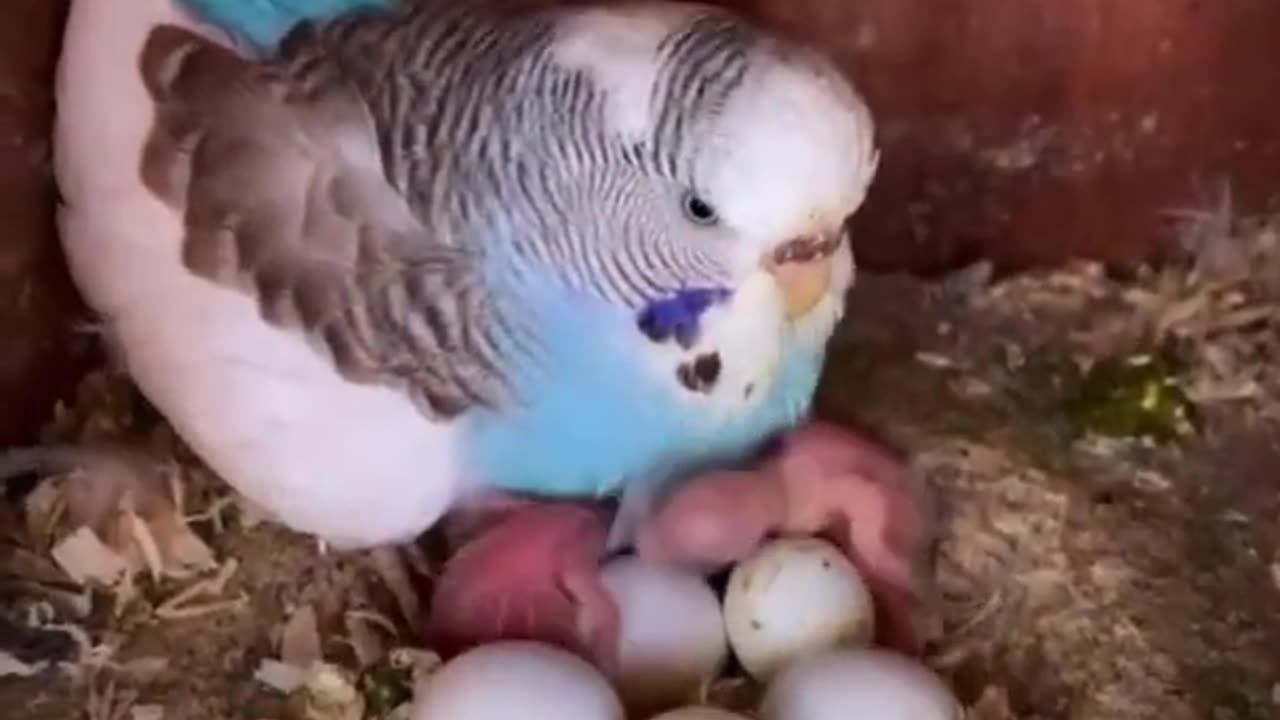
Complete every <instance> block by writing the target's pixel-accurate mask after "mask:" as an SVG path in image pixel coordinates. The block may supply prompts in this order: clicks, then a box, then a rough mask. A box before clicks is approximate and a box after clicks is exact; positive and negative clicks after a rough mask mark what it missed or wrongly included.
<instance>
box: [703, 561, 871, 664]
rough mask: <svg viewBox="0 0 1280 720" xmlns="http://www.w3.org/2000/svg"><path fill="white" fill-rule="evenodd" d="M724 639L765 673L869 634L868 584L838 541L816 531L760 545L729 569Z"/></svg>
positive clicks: (741, 657) (860, 641)
mask: <svg viewBox="0 0 1280 720" xmlns="http://www.w3.org/2000/svg"><path fill="white" fill-rule="evenodd" d="M724 617H725V628H726V630H727V631H728V635H729V644H730V646H732V647H733V652H734V654H735V655H737V657H738V660H739V661H740V662H741V663H742V666H743V667H744V668H745V669H746V670H747V672H749V673H751V675H753V676H754V677H755V678H756V679H757V680H760V681H767V680H768V679H769V678H770V677H771V676H772V675H773V673H775V672H777V670H778V669H779V668H780V667H781V666H783V665H784V664H786V663H787V662H789V661H791V660H793V659H795V658H798V657H802V656H804V655H808V654H811V653H814V652H817V651H820V650H824V649H827V648H831V647H835V646H837V645H854V646H858V645H868V644H870V642H871V640H872V638H873V637H874V635H875V606H874V604H873V602H872V598H871V592H870V591H869V590H868V589H867V586H866V584H865V583H863V581H862V578H861V576H860V575H859V574H858V571H857V569H855V568H854V567H853V564H852V563H850V562H849V560H848V559H846V558H845V556H844V553H842V552H841V551H840V550H839V549H838V548H837V547H835V546H834V545H832V544H831V543H828V542H826V541H825V540H821V539H819V538H785V539H779V540H774V541H771V542H768V543H766V544H765V545H764V546H762V547H761V548H760V549H759V550H758V551H757V552H756V553H755V554H754V555H753V556H751V557H750V558H748V559H746V560H744V561H743V562H741V563H739V564H738V566H737V567H735V568H734V569H733V572H732V574H731V575H730V577H729V588H728V591H727V593H726V595H725V600H724Z"/></svg>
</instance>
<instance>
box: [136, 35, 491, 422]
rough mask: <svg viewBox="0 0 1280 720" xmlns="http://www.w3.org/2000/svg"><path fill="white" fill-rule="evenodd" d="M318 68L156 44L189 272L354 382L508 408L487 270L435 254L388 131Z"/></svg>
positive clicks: (443, 403) (154, 87)
mask: <svg viewBox="0 0 1280 720" xmlns="http://www.w3.org/2000/svg"><path fill="white" fill-rule="evenodd" d="M293 67H297V66H290V68H293ZM307 67H308V69H312V68H314V72H310V73H306V72H298V73H293V74H290V72H289V69H290V68H286V69H284V70H279V71H277V68H275V67H274V66H269V65H268V66H257V65H254V64H252V63H249V62H247V61H245V60H244V59H242V58H241V57H240V56H238V55H236V54H235V53H233V52H231V51H229V50H226V49H224V48H221V47H219V46H217V45H215V44H213V43H211V42H209V41H207V40H205V39H203V38H201V37H199V36H197V35H195V34H193V33H191V32H189V31H187V30H184V29H182V28H179V27H176V26H172V25H165V26H160V27H158V28H156V29H155V30H154V31H152V33H151V35H150V37H149V39H148V41H147V43H146V45H145V46H144V48H143V52H142V55H141V59H140V68H141V74H142V77H143V81H144V83H145V84H146V86H147V88H148V90H149V91H150V93H151V96H152V99H153V101H154V102H155V105H156V114H155V118H156V121H155V125H154V126H153V128H152V132H151V135H150V137H149V139H148V142H147V145H146V147H145V149H144V151H143V157H142V169H141V173H142V177H143V181H144V183H145V184H146V185H147V186H148V187H149V188H150V189H151V190H152V191H153V192H154V193H155V194H156V195H157V196H158V197H161V198H163V199H165V200H166V201H167V202H168V203H169V204H170V205H172V206H173V207H174V208H175V209H176V210H180V211H182V212H184V214H185V217H186V238H185V241H184V246H183V259H184V261H185V264H186V266H187V267H188V268H189V269H190V270H191V271H192V272H193V273H195V274H196V275H199V276H201V277H204V278H206V279H208V280H210V281H213V282H217V283H221V284H224V285H227V286H230V287H236V288H238V289H240V290H242V291H244V292H246V293H249V294H250V295H252V296H253V297H254V299H255V300H256V301H257V303H258V306H259V308H260V311H261V312H262V315H263V317H264V318H265V319H266V320H267V321H268V322H270V323H272V324H274V325H276V326H279V327H284V328H296V329H300V330H302V331H304V332H305V333H306V334H307V335H308V336H309V337H310V338H311V339H312V340H313V341H314V342H315V343H316V344H317V345H319V346H321V347H322V348H323V349H324V350H325V351H326V352H327V353H328V354H329V356H330V357H331V358H332V360H333V362H334V364H335V365H336V367H337V368H338V370H339V371H340V372H341V373H342V375H343V377H345V378H347V379H348V380H350V381H352V382H359V383H373V382H380V383H386V384H388V385H391V386H394V387H398V388H404V389H406V390H407V391H408V392H410V393H411V395H412V396H413V397H414V398H415V399H417V400H418V401H419V402H420V404H421V405H422V407H423V408H424V409H425V410H426V411H427V412H429V413H430V414H431V415H432V416H433V417H452V416H456V415H458V414H459V413H461V412H463V411H464V410H466V409H467V408H468V407H470V406H471V405H474V404H491V405H496V404H498V403H499V402H500V401H501V399H502V395H503V393H504V392H505V388H504V385H503V381H502V378H501V377H499V376H497V375H496V374H495V373H493V372H490V371H488V370H487V369H486V368H488V367H490V366H491V365H492V362H491V360H490V359H488V358H485V357H484V356H483V353H484V350H483V349H482V347H480V346H479V345H478V344H477V342H476V340H475V333H474V331H473V330H472V328H474V327H476V326H477V325H483V324H484V323H485V322H486V321H487V320H488V318H487V317H486V313H487V311H488V301H487V298H486V297H485V294H484V291H483V289H482V288H481V287H480V286H479V275H478V268H477V266H476V258H475V257H474V256H473V253H472V252H469V251H468V249H466V248H458V247H452V246H449V245H446V244H443V243H440V242H437V241H435V240H434V239H433V234H432V232H431V231H429V230H427V229H426V228H423V227H422V225H421V224H420V223H419V222H418V220H417V218H416V217H414V215H413V213H412V212H411V211H410V210H409V208H408V206H407V205H406V204H405V201H404V199H403V197H401V195H400V194H399V192H397V191H396V190H395V189H394V188H392V187H391V186H390V185H389V184H388V183H387V181H386V179H385V178H384V176H383V175H382V163H381V159H380V157H379V151H378V144H377V138H376V134H375V132H376V131H375V127H374V124H373V120H372V118H371V117H370V115H369V113H368V111H367V109H366V107H365V105H364V104H363V102H362V101H361V99H360V98H359V96H358V95H356V94H355V92H354V91H353V90H352V89H351V88H350V86H349V85H348V83H347V82H346V80H345V78H344V77H343V76H342V75H341V74H340V73H339V71H338V70H337V69H336V68H335V67H333V66H328V65H323V64H316V65H309V66H307ZM441 318H452V319H453V321H452V322H444V321H442V320H441Z"/></svg>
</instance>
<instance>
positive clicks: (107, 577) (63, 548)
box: [50, 526, 129, 586]
mask: <svg viewBox="0 0 1280 720" xmlns="http://www.w3.org/2000/svg"><path fill="white" fill-rule="evenodd" d="M50 554H51V555H52V556H53V559H54V561H55V562H57V563H58V566H59V567H61V568H62V570H63V571H64V572H66V573H67V576H68V577H70V578H71V579H72V580H74V581H75V582H77V583H79V584H81V585H88V584H90V583H97V584H100V585H105V586H111V585H114V584H115V583H116V582H117V581H118V580H119V579H120V578H121V577H123V576H124V574H125V573H126V572H127V571H128V569H129V563H128V561H127V560H126V559H125V558H124V557H122V556H121V555H120V554H119V553H117V552H116V551H115V550H112V549H111V548H110V547H107V545H106V544H105V543H103V542H102V540H101V539H100V538H99V537H98V534H97V533H95V532H94V531H93V530H92V529H91V528H89V527H87V526H81V527H79V528H77V529H76V530H75V531H74V532H72V533H71V534H70V535H68V536H67V537H65V538H63V539H62V540H61V541H60V542H59V543H58V544H57V545H54V547H53V549H52V550H51V551H50Z"/></svg>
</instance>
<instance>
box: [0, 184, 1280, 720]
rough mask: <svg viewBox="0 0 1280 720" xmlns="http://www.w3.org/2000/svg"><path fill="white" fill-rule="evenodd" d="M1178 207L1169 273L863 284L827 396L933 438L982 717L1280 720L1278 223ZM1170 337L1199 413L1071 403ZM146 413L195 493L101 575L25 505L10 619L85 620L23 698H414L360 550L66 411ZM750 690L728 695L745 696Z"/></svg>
mask: <svg viewBox="0 0 1280 720" xmlns="http://www.w3.org/2000/svg"><path fill="white" fill-rule="evenodd" d="M1227 199H1228V200H1229V198H1227ZM1181 219H1182V221H1183V222H1184V223H1187V224H1186V225H1185V227H1184V232H1183V235H1182V237H1183V238H1184V239H1185V240H1186V251H1187V260H1186V262H1184V263H1182V264H1181V265H1179V266H1175V267H1172V268H1170V269H1165V270H1160V271H1155V270H1146V271H1142V272H1139V273H1137V274H1136V275H1135V276H1132V277H1124V278H1118V277H1114V276H1112V275H1111V274H1109V273H1108V272H1107V271H1106V270H1104V269H1103V268H1100V267H1097V266H1094V265H1090V264H1088V263H1081V264H1078V265H1073V266H1070V267H1066V268H1060V269H1057V270H1054V271H1051V272H1040V273H1032V274H1027V275H1024V276H1019V277H1013V278H1005V279H1002V280H1000V281H999V282H996V283H994V284H991V285H989V286H988V285H987V281H988V280H989V279H990V273H989V271H988V270H987V269H984V268H981V267H979V268H975V269H974V270H973V271H972V272H970V273H967V274H962V275H959V276H957V277H958V278H959V280H958V281H953V282H950V283H945V284H943V285H942V286H932V285H930V286H927V285H924V284H922V283H920V282H917V281H915V280H911V279H908V278H865V279H864V280H863V281H862V282H861V283H860V285H859V287H858V288H857V290H856V291H855V292H854V294H853V296H852V297H851V308H850V312H849V316H848V317H849V322H847V323H846V324H845V326H843V328H842V330H841V332H840V334H839V335H838V336H837V338H836V339H835V341H834V343H833V349H832V355H831V358H830V361H829V367H828V372H827V374H826V376H825V379H824V383H823V387H822V389H821V391H820V394H819V403H818V405H819V413H820V414H822V415H825V416H828V417H831V418H834V419H844V420H848V421H850V422H856V423H857V424H859V425H860V426H863V427H865V428H868V429H870V430H874V431H875V433H877V434H879V435H882V436H884V437H885V438H886V439H887V440H888V441H891V442H892V443H894V444H897V445H900V446H903V447H904V448H906V449H908V450H910V452H911V454H912V456H913V457H914V458H915V460H914V462H915V463H916V464H917V466H918V468H919V469H920V471H921V472H922V473H923V474H924V475H925V476H926V477H927V478H928V479H929V481H930V483H931V484H932V485H933V486H934V488H935V489H936V490H937V492H938V494H939V498H940V500H941V502H942V505H943V510H944V521H943V527H942V533H941V536H942V539H941V543H940V546H939V553H938V579H939V591H940V596H941V599H942V604H941V616H940V617H939V618H938V621H939V622H938V624H939V636H938V638H937V642H936V643H935V646H934V647H933V649H932V656H931V663H932V664H933V665H934V666H935V667H937V668H938V669H939V671H940V672H942V673H943V674H944V675H945V676H946V677H947V678H948V679H949V680H950V681H951V682H952V684H953V686H954V687H955V688H956V690H957V693H958V694H959V695H960V697H961V699H962V700H963V701H964V702H965V703H966V704H967V705H968V714H969V717H970V718H972V719H974V720H978V719H981V720H1008V719H1011V718H1019V719H1032V718H1044V719H1046V720H1048V719H1053V720H1058V719H1062V720H1066V719H1071V720H1075V719H1093V718H1098V719H1100V720H1101V719H1109V718H1126V719H1127V718H1134V719H1138V718H1157V717H1161V718H1170V719H1174V720H1178V719H1183V718H1185V719H1187V720H1190V719H1192V718H1214V719H1215V720H1217V719H1219V718H1221V719H1222V720H1232V719H1234V720H1265V719H1266V718H1272V717H1278V716H1280V652H1277V650H1276V648H1280V521H1278V519H1280V474H1278V473H1277V471H1276V470H1275V469H1274V468H1276V467H1280V464H1277V463H1280V363H1277V362H1276V361H1277V359H1280V333H1277V323H1280V319H1278V316H1277V314H1276V312H1275V311H1276V306H1277V303H1280V241H1277V236H1278V233H1280V225H1278V224H1277V223H1276V222H1274V221H1269V220H1266V219H1262V220H1248V221H1240V220H1237V219H1234V218H1233V216H1232V215H1231V208H1230V205H1229V202H1226V201H1224V203H1223V205H1221V206H1219V207H1216V208H1212V209H1211V211H1210V212H1204V213H1189V214H1184V215H1183V216H1182V217H1181ZM1165 347H1173V348H1174V350H1175V352H1176V353H1177V355H1178V357H1179V358H1180V360H1181V361H1182V362H1183V365H1184V367H1185V371H1184V372H1182V373H1181V375H1180V376H1179V378H1178V384H1179V386H1180V387H1182V388H1184V389H1185V390H1186V395H1187V397H1189V398H1190V400H1191V401H1192V403H1193V404H1194V409H1195V413H1196V417H1197V420H1198V422H1197V428H1196V429H1195V430H1194V431H1192V432H1189V433H1183V434H1180V435H1178V436H1176V437H1174V438H1172V439H1169V440H1167V441H1165V442H1158V441H1156V440H1153V439H1152V438H1147V437H1143V438H1123V437H1121V438H1117V437H1105V436H1098V435H1096V434H1092V435H1091V434H1089V433H1084V432H1082V431H1081V428H1080V427H1078V426H1077V425H1076V424H1074V423H1073V422H1072V420H1071V418H1070V417H1069V416H1068V413H1066V411H1065V410H1064V407H1065V406H1066V404H1067V402H1068V400H1069V399H1070V398H1071V396H1072V394H1073V393H1074V392H1075V391H1076V390H1077V389H1078V388H1079V387H1080V384H1081V382H1082V378H1084V377H1086V376H1087V375H1088V373H1089V372H1090V369H1091V368H1093V367H1095V366H1097V365H1098V364H1099V362H1100V361H1102V360H1105V359H1107V358H1114V357H1129V356H1139V355H1142V354H1152V353H1156V352H1157V351H1159V350H1160V349H1161V348H1165ZM138 433H143V434H147V435H149V437H150V438H151V447H152V449H153V450H154V451H155V452H156V453H157V455H158V456H159V457H172V458H174V460H175V466H176V468H177V469H176V470H175V473H176V475H177V476H180V477H181V478H182V482H181V483H175V484H174V487H175V488H178V490H171V492H170V493H169V503H170V505H171V506H172V507H173V508H175V512H173V513H168V514H165V515H164V516H163V517H164V518H165V520H164V522H163V523H161V525H162V529H161V530H160V531H158V532H157V531H156V530H155V522H154V518H152V517H147V516H145V515H144V514H141V513H137V514H135V515H134V518H137V519H130V518H129V516H128V515H127V514H125V515H124V516H123V517H125V518H126V520H128V522H126V523H125V524H124V526H125V527H127V528H131V529H130V531H129V532H128V533H124V534H120V535H118V536H117V535H112V534H111V533H104V534H95V535H94V537H95V538H97V540H98V541H99V542H100V544H103V545H104V546H105V547H107V549H108V550H109V551H111V552H114V553H117V554H118V556H119V557H120V558H124V560H123V561H122V562H123V564H124V566H125V569H124V570H119V571H118V572H117V569H116V568H114V567H113V566H112V563H111V562H109V561H93V562H89V567H90V568H91V569H90V570H81V571H79V572H78V573H76V574H77V575H79V576H81V577H86V578H87V577H91V576H98V577H97V578H96V582H94V583H93V585H94V586H95V587H97V588H98V589H96V590H94V591H92V592H90V591H87V590H85V589H83V588H81V587H80V586H79V585H78V584H76V583H74V582H70V581H69V580H68V578H67V576H66V573H64V572H62V571H60V570H59V569H58V568H57V566H56V564H55V563H53V562H52V560H51V559H50V558H51V556H50V554H49V550H50V549H51V548H52V547H53V546H52V545H51V544H50V538H52V537H54V536H57V537H69V536H72V535H71V534H70V533H72V532H81V531H76V530H74V529H71V530H68V529H66V528H63V529H61V530H55V528H56V527H57V525H58V523H57V522H55V520H56V518H55V514H54V513H53V512H52V510H51V509H52V508H54V506H56V505H57V502H58V496H57V493H56V491H54V490H49V489H44V488H41V489H40V490H38V491H37V492H36V493H35V494H33V495H32V496H29V498H28V500H27V501H26V505H25V511H24V512H23V513H22V517H18V518H14V520H15V521H14V522H10V523H6V524H5V527H8V528H14V529H15V531H14V532H13V533H10V535H11V537H9V538H7V539H6V545H4V546H3V548H0V550H3V557H0V569H2V570H3V571H4V573H5V575H4V578H5V580H4V586H3V589H4V592H5V593H6V598H7V599H8V598H15V599H16V601H15V602H14V603H12V607H13V608H14V610H13V611H11V612H9V613H6V617H7V618H8V619H9V620H10V621H12V622H13V623H14V624H15V627H18V626H20V627H22V628H24V629H25V631H30V632H33V633H50V634H56V633H67V634H68V637H72V636H74V637H72V639H69V640H66V641H65V642H63V641H59V642H53V641H51V640H48V639H47V638H46V639H43V640H41V642H43V643H44V645H40V644H39V643H35V642H34V641H33V643H31V645H32V647H36V646H40V647H42V648H45V646H46V645H47V646H49V647H53V648H54V649H56V650H57V652H54V651H53V650H48V648H45V649H44V650H43V651H42V652H43V653H44V654H43V655H41V653H38V652H34V651H33V652H31V653H29V654H28V655H26V656H24V657H22V658H16V659H17V660H19V661H21V662H22V663H24V664H25V666H26V667H27V668H30V669H32V672H33V673H34V674H31V676H30V677H19V675H20V674H21V673H16V674H14V675H12V676H10V677H6V678H2V679H0V703H3V704H4V706H5V707H8V708H13V709H15V710H11V712H10V714H9V717H13V718H15V720H42V719H45V718H50V719H53V718H58V719H61V718H82V717H86V714H87V716H88V717H90V718H93V719H94V720H98V719H105V718H113V717H120V718H137V719H138V720H144V719H146V718H156V717H160V718H163V719H164V720H182V719H184V718H199V719H204V718H230V717H244V718H282V719H283V718H291V717H300V716H299V715H298V713H299V712H302V713H304V715H303V716H306V715H305V713H313V715H312V716H314V717H333V718H343V719H344V720H346V719H348V718H356V717H359V712H358V711H357V710H356V708H365V709H366V711H367V712H369V713H370V714H371V715H372V714H374V713H375V711H376V712H377V713H379V714H381V715H384V716H385V715H388V714H389V713H391V712H392V708H394V707H396V706H397V705H400V704H401V703H402V701H403V699H404V695H403V689H402V688H401V689H397V688H398V686H397V685H396V682H399V683H401V684H409V685H411V684H412V678H413V677H415V676H418V677H420V676H421V675H422V674H424V673H426V672H429V671H430V669H431V668H432V667H433V666H434V665H433V662H435V661H438V659H436V660H435V661H433V659H432V656H431V655H430V653H422V652H421V651H419V652H417V653H416V654H415V653H413V652H412V651H409V650H407V649H403V648H399V645H400V644H401V641H402V640H401V639H402V637H404V635H403V633H404V629H403V628H401V627H398V626H396V625H395V624H393V623H391V622H390V621H389V620H387V619H386V618H385V617H384V615H383V614H382V613H380V612H379V609H380V608H388V607H394V602H393V600H392V599H391V598H390V597H389V596H388V594H387V592H386V591H385V590H384V589H383V588H381V587H380V586H379V585H377V584H376V583H375V582H371V581H370V578H369V573H368V572H367V569H366V568H365V567H363V566H361V565H360V564H358V563H357V562H355V561H354V559H353V558H351V557H347V556H340V555H334V554H325V553H321V552H318V551H317V549H316V546H315V543H314V542H313V541H311V540H310V539H308V538H305V537H299V536H297V535H294V534H292V533H289V532H287V531H284V530H282V529H280V528H279V527H278V526H275V525H273V524H272V523H264V522H260V518H261V514H260V513H259V512H258V511H256V510H255V509H254V508H252V507H250V506H248V505H247V504H244V503H242V502H240V501H239V500H238V499H237V498H234V497H233V496H231V495H230V494H229V493H228V491H227V489H226V488H225V487H223V486H221V485H220V484H219V483H217V482H214V481H213V479H212V478H211V477H209V475H208V473H207V472H206V471H204V470H203V469H202V468H200V467H199V464H198V463H197V462H195V461H194V459H193V458H192V457H191V456H190V454H189V453H187V452H186V451H185V449H184V448H183V447H182V444H181V443H180V442H178V441H177V440H176V438H174V437H173V435H172V433H170V432H169V431H168V430H167V429H165V428H164V426H163V424H162V423H159V421H158V419H157V418H156V417H155V415H154V413H153V412H151V411H150V410H149V409H148V408H147V407H146V406H145V404H144V403H142V402H141V401H140V400H139V399H138V398H137V396H136V394H134V393H133V392H132V391H131V390H130V389H129V387H128V384H127V383H125V382H124V381H123V380H121V379H120V378H118V377H114V376H112V375H110V374H109V373H105V372H104V373H99V374H95V375H92V376H90V377H89V378H87V379H86V381H85V386H84V391H83V393H82V397H81V398H80V400H79V402H78V403H77V404H76V407H75V408H74V409H73V410H66V409H64V410H61V411H59V412H58V413H57V415H56V419H55V422H54V424H53V426H52V427H51V429H50V437H51V438H60V439H68V438H70V439H76V438H112V437H120V436H126V435H129V434H138ZM139 520H141V521H143V526H144V527H140V526H139V525H138V522H139ZM165 523H168V524H167V525H165ZM184 531H189V533H190V534H189V535H188V534H186V532H184ZM59 533H61V534H59ZM95 533H96V531H95ZM112 537H115V538H116V540H117V541H119V542H123V541H124V540H128V541H129V543H126V544H125V545H124V546H123V547H124V549H126V550H127V549H128V548H134V550H132V551H130V552H122V550H121V547H122V546H119V545H113V544H112V539H111V538H112ZM33 538H34V539H35V541H34V542H33V541H32V539H33ZM193 539H194V540H193ZM201 548H203V550H201ZM94 552H97V550H95V551H94ZM130 553H132V555H131V554H130ZM91 554H92V553H91ZM130 558H132V559H130ZM64 565H66V563H64ZM93 568H96V570H95V569H93ZM165 568H173V570H172V571H171V572H166V571H165ZM67 569H68V570H70V569H71V567H70V566H68V567H67ZM120 578H130V580H128V581H125V580H121V579H120ZM127 583H132V585H131V586H130V585H128V584H127ZM122 598H123V599H122ZM91 600H92V602H91ZM40 637H41V638H44V635H40ZM50 637H52V635H50ZM398 648H399V649H398ZM406 658H407V659H406ZM41 669H43V671H40V670H41ZM255 677H257V678H261V679H263V681H259V680H255ZM386 678H392V679H393V680H394V682H384V680H385V679H386ZM395 678H398V680H395ZM375 686H376V687H375ZM303 687H310V688H311V689H312V690H313V691H314V692H313V693H312V694H311V695H307V696H302V695H299V689H300V688H303ZM357 690H358V691H359V692H357ZM317 693H318V694H317ZM752 693H753V690H752V688H750V687H749V684H748V683H744V682H742V681H741V680H737V679H729V680H727V681H722V682H718V683H716V684H714V685H713V686H709V687H708V688H707V690H706V694H707V697H708V698H710V699H712V700H714V701H716V702H720V703H723V704H725V705H743V704H745V703H749V701H750V698H751V696H752ZM371 698H372V699H371ZM17 708H21V709H20V710H16V709H17ZM308 708H309V709H308ZM322 711H323V712H322ZM401 712H402V711H401ZM113 713H115V714H113ZM315 713H321V714H319V715H316V714H315ZM353 713H354V714H353Z"/></svg>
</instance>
